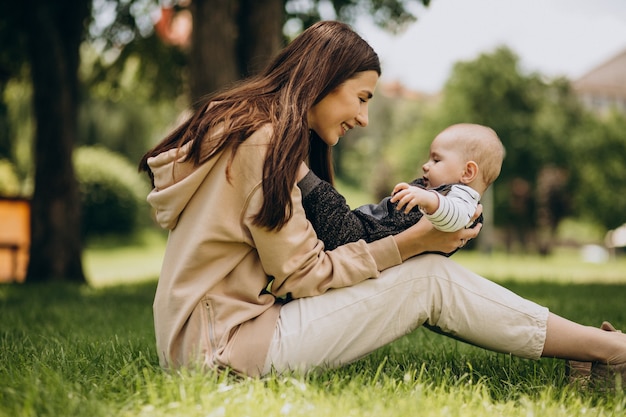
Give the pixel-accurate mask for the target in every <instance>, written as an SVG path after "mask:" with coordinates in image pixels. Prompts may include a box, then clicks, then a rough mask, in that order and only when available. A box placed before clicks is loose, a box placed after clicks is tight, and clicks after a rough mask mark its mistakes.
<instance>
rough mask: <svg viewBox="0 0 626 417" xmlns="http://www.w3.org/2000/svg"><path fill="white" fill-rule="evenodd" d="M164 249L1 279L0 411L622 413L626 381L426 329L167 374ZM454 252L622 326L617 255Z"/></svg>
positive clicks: (108, 255)
mask: <svg viewBox="0 0 626 417" xmlns="http://www.w3.org/2000/svg"><path fill="white" fill-rule="evenodd" d="M162 250H163V248H162V240H159V239H158V238H155V239H151V240H150V244H148V245H145V244H144V245H142V246H141V247H137V246H131V247H118V248H111V247H110V246H109V247H107V246H106V245H105V246H102V247H97V248H94V249H91V250H89V251H87V253H86V256H85V264H86V270H87V271H88V272H89V274H90V277H91V278H90V284H91V285H89V286H80V287H77V286H72V285H68V284H45V285H4V286H0V317H1V320H2V321H1V324H0V416H2V417H4V416H7V417H9V416H11V417H18V416H89V417H96V416H191V417H193V416H205V417H206V416H215V417H220V416H225V417H226V416H237V417H240V416H251V417H253V416H264V417H265V416H282V415H285V416H316V417H325V416H332V417H336V416H376V417H384V416H411V415H416V416H417V415H419V416H485V415H487V416H546V417H547V416H550V417H555V416H564V417H565V416H567V417H570V416H577V415H585V416H622V415H626V397H625V396H624V392H622V391H617V392H615V393H600V392H590V391H585V390H581V389H578V388H577V387H573V386H569V385H567V383H566V382H565V378H564V366H563V362H562V361H559V360H541V361H536V362H535V361H528V360H522V359H517V358H513V357H511V356H508V355H502V354H495V353H491V352H486V351H483V350H481V349H478V348H475V347H472V346H468V345H465V344H462V343H459V342H456V341H454V340H451V339H447V338H444V337H442V336H439V335H435V334H433V333H430V332H428V331H426V330H423V329H420V330H418V331H416V332H414V333H413V334H411V335H409V336H406V337H405V338H402V339H400V340H398V341H397V342H395V343H393V344H392V345H390V346H387V347H386V348H384V349H381V350H379V351H377V352H375V353H374V354H372V355H370V356H369V357H367V358H365V359H362V360H360V361H358V362H356V363H354V364H352V365H350V366H346V367H344V368H342V369H339V370H334V371H320V372H315V373H310V374H307V375H297V374H291V375H283V376H269V377H266V378H262V379H249V380H242V379H237V378H236V377H234V376H231V375H224V374H216V373H208V374H206V373H205V374H202V373H198V372H181V373H166V372H164V371H162V370H161V369H160V368H159V367H158V363H157V357H156V352H155V347H154V332H153V328H152V311H151V305H152V297H153V294H154V290H155V287H156V281H155V278H156V274H157V272H158V267H159V265H160V259H161V255H162ZM455 258H456V259H457V260H458V261H459V262H460V263H463V264H466V265H468V266H469V267H471V268H472V269H475V270H477V271H479V272H480V273H483V274H486V275H487V276H488V277H489V278H491V279H494V280H496V281H499V282H501V283H503V284H504V285H506V286H507V287H509V288H511V289H513V290H514V291H516V292H518V293H520V294H522V295H524V296H526V297H528V298H531V299H533V300H536V301H538V302H540V303H542V304H546V305H548V306H550V307H551V309H552V310H553V311H555V312H557V313H559V314H562V315H565V316H567V317H570V318H573V319H575V320H577V321H581V322H584V323H587V324H591V325H599V324H600V322H601V321H602V320H604V319H610V320H611V321H612V322H613V323H614V324H615V325H616V326H618V327H622V328H626V308H624V300H625V299H626V276H624V275H620V274H623V273H624V272H623V271H626V268H625V264H624V263H623V262H624V261H623V260H619V261H613V262H610V263H607V264H602V265H595V264H593V265H587V264H585V263H583V262H582V261H580V260H579V259H578V257H577V256H576V254H575V253H569V252H568V253H564V254H560V255H559V256H556V257H553V258H549V259H540V258H535V257H530V256H527V257H523V258H518V257H512V256H505V255H502V254H493V255H480V254H476V253H473V254H471V253H459V254H457V255H455ZM620 279H621V280H620Z"/></svg>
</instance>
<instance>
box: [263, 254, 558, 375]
mask: <svg viewBox="0 0 626 417" xmlns="http://www.w3.org/2000/svg"><path fill="white" fill-rule="evenodd" d="M548 314H549V313H548V310H547V309H546V308H544V307H541V306H538V305H537V304H535V303H533V302H531V301H528V300H525V299H523V298H521V297H519V296H517V295H516V294H514V293H512V292H511V291H509V290H507V289H505V288H503V287H501V286H499V285H497V284H495V283H493V282H491V281H489V280H487V279H485V278H482V277H480V276H478V275H476V274H474V273H472V272H471V271H469V270H467V269H465V268H463V267H461V266H460V265H458V264H456V263H454V262H453V261H451V260H449V259H448V258H445V257H442V256H439V255H424V256H419V257H416V258H413V259H411V260H409V261H406V262H405V263H403V264H402V265H399V266H397V267H394V268H390V269H388V270H386V271H384V272H383V273H382V274H381V276H380V277H379V278H377V279H370V280H367V281H364V282H362V283H360V284H357V285H354V286H352V287H348V288H341V289H336V290H331V291H328V292H327V293H325V294H323V295H320V296H316V297H309V298H302V299H297V300H294V301H292V302H290V303H288V304H286V305H285V306H283V307H282V308H281V314H280V318H279V321H278V324H277V328H276V331H275V335H274V339H273V341H272V344H271V346H270V350H269V353H268V358H267V361H266V367H265V369H264V372H269V371H270V370H271V369H272V368H274V369H276V370H277V371H279V372H280V371H285V370H289V369H299V370H307V369H311V368H313V367H316V366H331V367H334V366H340V365H342V364H345V363H349V362H352V361H354V360H356V359H359V358H360V357H362V356H364V355H366V354H368V353H370V352H372V351H373V350H375V349H377V348H379V347H381V346H383V345H386V344H388V343H390V342H392V341H393V340H395V339H398V338H399V337H401V336H403V335H405V334H407V333H410V332H411V331H413V330H414V329H416V328H417V327H418V326H420V325H422V324H424V323H426V324H428V325H429V326H431V327H436V328H438V329H440V330H441V331H442V332H444V333H446V334H449V335H451V336H455V337H458V338H461V339H463V340H466V341H468V342H469V343H473V344H475V345H478V346H482V347H485V348H487V349H491V350H494V351H499V352H506V353H513V354H515V355H517V356H522V357H527V358H533V359H537V358H539V357H540V356H541V354H542V352H544V342H545V339H546V331H547V322H548Z"/></svg>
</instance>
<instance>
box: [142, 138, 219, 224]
mask: <svg viewBox="0 0 626 417" xmlns="http://www.w3.org/2000/svg"><path fill="white" fill-rule="evenodd" d="M191 145H192V144H191V142H188V143H186V144H185V145H183V146H181V147H180V148H176V149H170V150H169V151H166V152H163V153H161V154H159V155H157V156H154V157H151V158H148V166H149V167H150V170H151V171H152V174H153V175H154V189H153V190H152V191H151V192H150V193H149V194H148V198H147V200H148V203H150V205H151V206H152V207H153V208H154V209H155V216H156V221H157V223H158V224H159V225H160V226H161V227H163V228H165V229H170V230H171V229H173V228H174V227H176V223H177V222H178V218H179V216H180V214H181V213H182V211H183V210H184V209H185V207H186V206H187V203H188V202H189V200H190V199H191V197H193V195H194V193H195V192H196V190H197V189H198V187H199V186H200V184H201V183H202V181H203V180H204V178H205V177H206V175H207V174H208V173H209V171H210V170H211V169H212V168H213V166H214V165H215V162H216V160H217V159H218V158H211V159H209V160H208V161H207V162H205V163H203V164H201V165H199V166H196V165H195V164H194V163H193V161H185V157H186V156H187V155H188V154H189V149H190V147H191Z"/></svg>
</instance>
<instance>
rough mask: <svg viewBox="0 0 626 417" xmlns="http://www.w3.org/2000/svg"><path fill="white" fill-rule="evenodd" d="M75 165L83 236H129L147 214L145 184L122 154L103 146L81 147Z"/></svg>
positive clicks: (75, 158) (76, 155) (75, 156)
mask: <svg viewBox="0 0 626 417" xmlns="http://www.w3.org/2000/svg"><path fill="white" fill-rule="evenodd" d="M74 166H75V168H76V177H77V179H78V182H79V189H80V195H81V203H82V228H83V235H84V236H85V237H87V238H89V237H94V236H101V235H130V234H132V233H133V232H134V231H136V230H137V227H138V225H139V221H140V216H142V215H143V216H145V217H148V215H147V214H146V210H147V205H146V204H145V203H144V202H145V197H146V194H147V192H148V184H147V182H146V181H144V180H143V178H141V176H140V174H139V173H138V172H137V170H136V169H135V167H134V166H133V165H132V164H131V163H130V162H129V161H128V160H127V159H125V158H124V157H123V156H121V155H119V154H116V153H114V152H112V151H110V150H108V149H105V148H103V147H97V146H96V147H81V148H78V149H76V150H75V152H74Z"/></svg>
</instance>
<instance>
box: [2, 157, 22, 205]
mask: <svg viewBox="0 0 626 417" xmlns="http://www.w3.org/2000/svg"><path fill="white" fill-rule="evenodd" d="M19 194H20V180H19V178H18V177H17V174H16V173H15V167H14V166H13V164H12V163H11V162H10V161H8V160H6V159H0V196H4V197H15V196H17V195H19Z"/></svg>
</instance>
